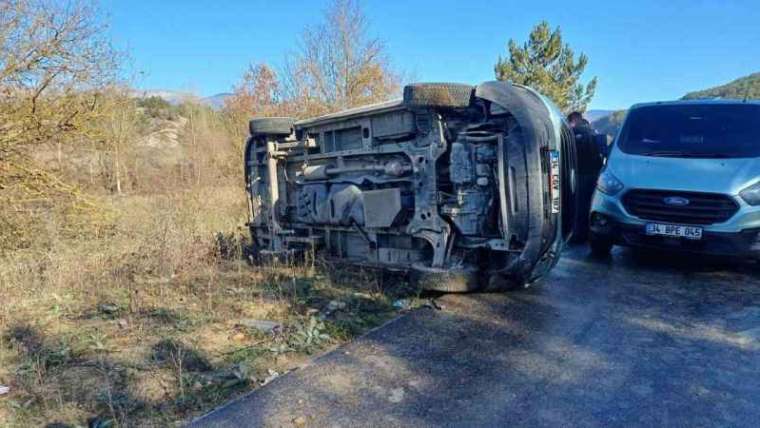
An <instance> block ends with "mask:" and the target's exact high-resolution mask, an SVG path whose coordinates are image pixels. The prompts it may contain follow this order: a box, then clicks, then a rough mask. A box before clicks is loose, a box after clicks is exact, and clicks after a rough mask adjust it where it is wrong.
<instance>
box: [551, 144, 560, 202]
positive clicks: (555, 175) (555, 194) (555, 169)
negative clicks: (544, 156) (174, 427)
mask: <svg viewBox="0 0 760 428" xmlns="http://www.w3.org/2000/svg"><path fill="white" fill-rule="evenodd" d="M549 174H550V179H551V182H550V183H549V184H550V192H551V197H552V213H553V214H558V213H559V211H560V197H561V195H562V190H561V189H560V181H559V180H560V178H559V174H560V168H559V152H558V151H557V150H552V151H550V152H549Z"/></svg>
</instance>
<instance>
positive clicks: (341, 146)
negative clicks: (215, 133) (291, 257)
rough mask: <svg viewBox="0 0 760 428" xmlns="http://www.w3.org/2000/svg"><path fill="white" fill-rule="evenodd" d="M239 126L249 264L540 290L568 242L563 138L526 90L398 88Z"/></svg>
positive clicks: (554, 116)
mask: <svg viewBox="0 0 760 428" xmlns="http://www.w3.org/2000/svg"><path fill="white" fill-rule="evenodd" d="M250 128H251V129H250V131H251V137H250V139H249V140H248V143H247V145H246V151H245V172H246V185H247V190H248V193H249V196H250V198H249V207H250V222H249V224H248V225H249V228H250V231H251V235H252V238H253V249H254V251H255V252H258V253H275V254H277V253H287V252H293V251H305V250H316V251H319V252H320V253H322V254H324V256H325V257H327V258H331V259H334V260H338V261H345V262H349V263H352V264H357V265H363V266H373V267H380V268H386V269H393V270H403V271H410V272H413V273H415V274H417V275H419V276H420V277H421V278H422V279H423V282H422V283H423V286H424V287H425V288H428V289H437V290H442V291H474V290H478V289H505V288H511V287H514V286H519V285H523V284H527V283H530V282H532V281H535V280H536V279H538V278H540V277H541V276H542V275H543V274H545V273H546V272H548V271H549V269H551V267H552V266H554V264H555V263H556V262H557V259H558V257H559V254H560V252H561V249H562V246H563V244H564V242H565V239H566V238H567V237H568V235H569V233H570V229H571V226H569V223H570V222H569V221H563V214H562V212H563V210H564V211H567V210H568V209H570V210H572V209H573V207H572V206H571V205H573V204H574V197H573V194H572V189H571V188H570V187H571V186H569V184H570V183H569V182H570V180H571V176H572V174H571V170H572V169H573V168H574V154H573V153H572V146H573V145H572V141H571V139H572V135H571V134H570V133H569V132H567V130H566V128H565V125H564V123H563V122H562V120H561V118H560V117H559V115H558V113H557V112H556V109H554V108H553V106H551V104H550V103H549V102H548V101H547V100H546V99H545V98H544V97H542V96H541V95H539V94H538V93H536V92H534V91H533V90H531V89H529V88H526V87H522V86H517V85H511V84H508V83H505V82H488V83H484V84H482V85H479V86H469V85H456V84H416V85H409V86H407V87H406V88H405V91H404V99H403V100H399V101H392V102H387V103H383V104H378V105H373V106H368V107H362V108H358V109H353V110H347V111H344V112H340V113H336V114H332V115H327V116H322V117H318V118H315V119H309V120H304V121H298V122H294V121H292V120H291V119H288V118H261V119H253V120H252V121H251V125H250ZM565 217H567V216H565Z"/></svg>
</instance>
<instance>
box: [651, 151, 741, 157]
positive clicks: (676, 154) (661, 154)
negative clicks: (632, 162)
mask: <svg viewBox="0 0 760 428" xmlns="http://www.w3.org/2000/svg"><path fill="white" fill-rule="evenodd" d="M641 155H642V156H655V157H673V158H705V159H726V158H731V157H733V156H731V155H730V154H726V153H687V152H677V151H670V152H666V151H661V152H645V153H641Z"/></svg>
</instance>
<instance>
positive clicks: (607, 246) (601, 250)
mask: <svg viewBox="0 0 760 428" xmlns="http://www.w3.org/2000/svg"><path fill="white" fill-rule="evenodd" d="M588 245H589V247H591V254H593V255H594V256H596V257H607V256H609V255H610V252H611V251H612V247H613V245H614V244H613V243H612V241H611V240H610V239H608V238H604V237H601V236H597V235H594V234H593V233H590V234H589V237H588Z"/></svg>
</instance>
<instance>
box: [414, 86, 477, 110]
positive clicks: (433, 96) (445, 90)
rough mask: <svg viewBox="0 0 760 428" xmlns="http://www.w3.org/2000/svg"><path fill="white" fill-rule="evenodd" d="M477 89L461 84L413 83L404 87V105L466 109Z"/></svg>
mask: <svg viewBox="0 0 760 428" xmlns="http://www.w3.org/2000/svg"><path fill="white" fill-rule="evenodd" d="M474 91H475V87H474V86H471V85H464V84H461V83H413V84H411V85H406V86H405V87H404V104H406V105H407V106H410V107H443V108H466V107H469V106H470V102H471V100H472V94H473V92H474Z"/></svg>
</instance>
